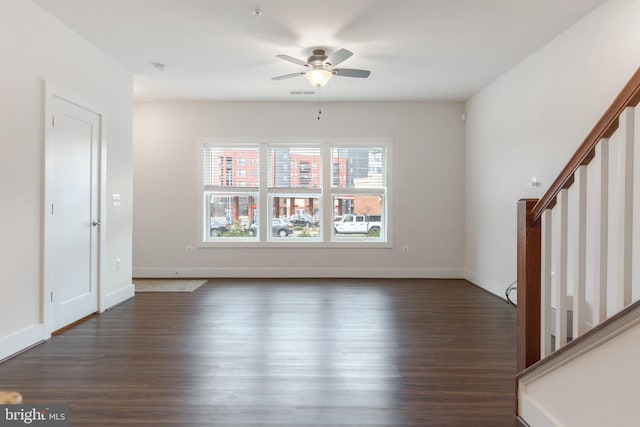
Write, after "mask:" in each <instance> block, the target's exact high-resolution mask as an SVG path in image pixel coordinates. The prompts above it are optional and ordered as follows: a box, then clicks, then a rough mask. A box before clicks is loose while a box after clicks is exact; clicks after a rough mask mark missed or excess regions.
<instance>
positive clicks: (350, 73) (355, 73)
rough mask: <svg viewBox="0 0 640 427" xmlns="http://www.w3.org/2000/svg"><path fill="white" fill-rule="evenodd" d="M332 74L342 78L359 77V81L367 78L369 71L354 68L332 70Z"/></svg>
mask: <svg viewBox="0 0 640 427" xmlns="http://www.w3.org/2000/svg"><path fill="white" fill-rule="evenodd" d="M333 74H335V75H336V76H342V77H359V78H361V79H366V78H367V77H369V74H371V71H369V70H357V69H355V68H335V69H334V70H333Z"/></svg>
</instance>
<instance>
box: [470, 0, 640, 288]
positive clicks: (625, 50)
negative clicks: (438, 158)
mask: <svg viewBox="0 0 640 427" xmlns="http://www.w3.org/2000/svg"><path fill="white" fill-rule="evenodd" d="M639 22H640V1H638V0H612V1H610V2H607V3H605V4H604V5H603V6H601V7H600V8H598V9H596V10H595V11H594V12H593V13H591V14H590V15H588V16H587V17H585V18H584V19H582V20H581V21H580V22H578V23H577V24H576V25H574V26H573V27H571V28H569V29H568V30H567V31H565V32H564V33H563V34H561V35H560V36H559V37H557V38H556V39H555V40H553V41H551V42H550V43H549V44H547V45H546V46H544V47H543V48H542V49H540V50H539V51H538V52H536V53H535V54H533V55H531V56H530V57H528V58H527V59H526V60H525V61H523V62H522V63H521V64H519V65H518V66H516V67H515V68H513V69H512V70H510V71H509V72H507V73H506V74H505V75H503V76H502V77H501V78H499V79H498V80H496V81H495V82H493V83H492V84H491V85H489V86H488V87H486V88H485V89H483V90H482V91H481V92H479V93H478V94H477V95H475V96H474V97H473V98H472V99H471V100H469V101H468V102H467V105H466V110H467V117H468V122H467V126H466V142H465V146H466V163H465V172H466V237H465V243H466V277H467V279H469V280H471V281H473V282H474V283H476V284H478V285H480V286H482V287H484V288H486V289H488V290H490V291H492V292H495V293H496V294H498V295H501V296H502V295H504V289H505V288H506V287H507V286H508V285H509V283H511V282H512V281H514V280H515V279H516V202H517V200H518V199H520V198H523V197H535V198H538V197H541V196H542V194H544V191H546V189H547V188H548V187H549V186H550V185H551V183H552V182H553V180H554V179H555V178H556V177H557V175H558V174H559V173H560V171H561V169H562V168H563V167H564V165H565V164H566V163H567V162H568V160H569V158H570V156H571V155H572V154H573V153H574V152H575V150H576V149H577V147H578V145H579V144H580V143H581V142H582V140H583V139H584V138H585V137H586V135H587V134H588V133H589V131H590V130H591V128H592V127H593V126H594V125H595V124H596V122H597V120H598V119H599V118H600V117H601V116H602V114H603V113H604V112H605V110H606V109H607V107H608V106H609V105H610V104H611V102H612V101H613V99H614V98H615V97H616V96H617V94H618V93H619V92H620V90H621V89H622V87H623V86H624V84H625V83H626V82H627V81H628V79H629V78H630V77H631V75H632V74H633V72H634V71H635V70H636V69H637V67H638V66H640V25H638V23H639ZM532 176H536V177H537V179H538V180H539V181H541V182H542V186H541V187H537V188H532V187H528V186H527V185H526V183H527V182H528V181H529V180H530V178H531V177H532Z"/></svg>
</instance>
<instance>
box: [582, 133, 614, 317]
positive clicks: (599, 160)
mask: <svg viewBox="0 0 640 427" xmlns="http://www.w3.org/2000/svg"><path fill="white" fill-rule="evenodd" d="M589 178H593V179H590V183H589V196H588V198H587V209H588V211H587V231H588V233H587V242H586V246H587V266H588V267H587V276H586V281H587V283H588V286H587V287H588V288H590V289H592V290H593V325H594V326H595V325H597V324H598V323H600V322H602V321H603V320H605V319H606V318H607V253H608V233H609V227H608V226H609V140H608V139H601V140H600V142H598V145H596V149H595V157H594V159H593V160H592V162H591V163H590V164H589Z"/></svg>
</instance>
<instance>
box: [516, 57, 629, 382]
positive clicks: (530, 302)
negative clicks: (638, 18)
mask: <svg viewBox="0 0 640 427" xmlns="http://www.w3.org/2000/svg"><path fill="white" fill-rule="evenodd" d="M639 102H640V68H639V69H638V70H637V71H636V72H635V74H634V75H633V76H632V78H631V80H629V82H628V83H627V84H626V85H625V87H624V88H623V90H622V91H621V92H620V94H619V95H618V97H617V98H616V99H615V100H614V102H613V103H612V104H611V106H610V107H609V108H608V109H607V111H606V112H605V114H604V115H603V116H602V118H601V119H600V120H599V121H598V123H597V124H596V125H595V127H594V128H593V129H592V130H591V132H590V133H589V134H588V136H587V137H586V139H585V140H584V141H583V142H582V144H581V145H580V147H579V148H578V150H577V151H576V152H575V154H574V155H573V156H572V157H571V160H570V161H569V163H567V165H566V166H565V167H564V169H563V170H562V172H561V173H560V175H559V176H558V178H557V179H556V180H555V181H554V183H553V184H552V185H551V187H550V188H549V190H548V191H547V192H546V193H545V194H544V196H543V197H542V198H541V199H539V200H538V199H523V200H520V201H518V214H517V215H518V248H517V251H518V255H517V263H518V265H517V269H518V272H517V282H518V304H517V305H518V308H517V310H518V313H517V328H518V331H517V332H518V343H517V371H518V372H522V371H523V370H525V369H526V368H528V367H529V366H531V365H533V364H534V363H536V362H538V361H539V360H540V359H541V358H545V357H547V356H549V355H550V354H551V353H552V352H554V351H557V350H559V349H561V348H562V347H563V346H565V345H566V344H567V343H568V342H569V341H570V340H572V339H576V338H577V337H579V336H581V335H582V334H584V333H585V332H587V331H588V330H589V329H591V328H593V327H595V326H597V324H599V323H600V322H602V321H603V320H605V319H606V318H607V317H610V316H613V315H615V313H617V312H619V311H620V310H622V309H623V308H624V307H626V306H628V305H629V304H631V303H632V302H633V299H634V297H635V299H636V300H637V299H638V295H637V294H640V108H636V106H637V105H638V103H639ZM634 171H635V172H634Z"/></svg>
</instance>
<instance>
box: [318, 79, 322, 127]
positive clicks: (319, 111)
mask: <svg viewBox="0 0 640 427" xmlns="http://www.w3.org/2000/svg"><path fill="white" fill-rule="evenodd" d="M321 114H322V90H321V89H320V86H318V120H320V115H321Z"/></svg>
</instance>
